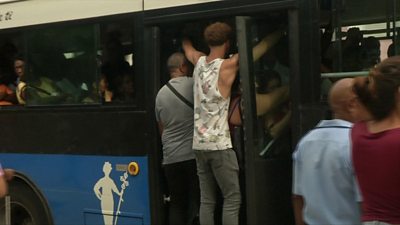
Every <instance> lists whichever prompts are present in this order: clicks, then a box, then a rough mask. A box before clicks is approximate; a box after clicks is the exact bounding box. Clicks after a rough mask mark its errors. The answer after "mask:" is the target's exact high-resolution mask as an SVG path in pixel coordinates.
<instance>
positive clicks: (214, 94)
mask: <svg viewBox="0 0 400 225" xmlns="http://www.w3.org/2000/svg"><path fill="white" fill-rule="evenodd" d="M223 61H224V60H223V59H219V58H218V59H214V60H213V61H211V62H208V63H207V62H206V57H205V56H202V57H200V59H199V60H198V62H197V64H196V66H195V68H194V71H193V78H194V86H193V91H194V133H193V149H195V150H225V149H229V148H232V142H231V136H230V133H229V126H228V109H229V102H230V101H229V100H230V99H229V98H224V97H223V96H222V95H221V93H220V92H219V90H218V78H219V70H220V68H221V65H222V62H223Z"/></svg>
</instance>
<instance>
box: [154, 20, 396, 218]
mask: <svg viewBox="0 0 400 225" xmlns="http://www.w3.org/2000/svg"><path fill="white" fill-rule="evenodd" d="M230 32H231V28H230V26H229V25H227V24H226V23H220V22H217V23H213V24H211V25H209V26H208V27H207V28H206V29H205V31H204V39H205V41H206V43H207V44H208V47H209V49H210V51H209V53H208V54H205V53H203V52H200V51H198V50H196V49H195V48H194V47H193V45H192V43H191V41H190V40H189V39H184V40H183V43H182V46H183V50H184V53H185V56H186V58H187V60H188V61H189V62H191V63H192V65H194V70H193V78H189V77H187V76H190V74H191V73H190V72H188V70H186V68H187V61H186V59H184V57H183V55H182V54H181V53H174V54H173V55H172V56H171V57H170V59H171V58H174V57H177V56H179V59H180V60H179V61H178V63H177V64H175V66H174V67H170V63H168V66H169V68H173V69H174V70H170V74H171V80H170V82H169V83H171V84H175V85H173V86H175V87H176V88H177V89H178V91H176V90H175V91H173V90H171V89H168V88H167V86H168V85H166V86H164V87H163V88H162V89H161V90H160V92H159V94H158V95H157V100H156V118H157V121H158V123H159V127H160V132H161V134H162V143H163V154H164V167H165V172H166V175H167V182H168V186H169V188H170V194H171V196H170V197H171V199H170V200H171V208H170V210H171V211H170V224H195V223H194V221H195V220H194V218H195V217H194V216H195V215H196V212H197V213H198V216H199V223H200V224H207V225H208V224H215V210H216V205H217V203H218V199H217V193H218V189H219V190H220V191H221V195H222V199H223V203H222V205H223V206H222V224H229V225H233V224H239V210H240V206H241V201H242V195H241V191H242V190H241V185H240V179H239V174H240V172H239V168H240V167H239V164H238V160H239V159H238V155H237V154H236V153H235V151H234V150H233V147H234V146H233V145H232V142H233V140H232V138H233V134H232V127H234V126H236V125H239V126H240V125H241V115H240V107H239V105H240V104H238V103H237V102H238V101H240V100H238V98H237V96H238V93H236V92H234V90H233V87H232V85H233V84H234V81H235V78H236V75H237V71H238V58H239V55H238V54H234V55H231V56H230V57H226V53H227V51H228V49H229V47H230V45H229V34H230ZM278 33H279V31H278ZM354 33H355V34H354V35H353V36H357V35H356V34H357V32H356V30H354ZM274 35H277V34H276V32H275V34H274ZM274 35H271V34H270V35H268V36H267V37H266V38H264V39H262V40H261V42H260V43H258V44H257V45H256V46H255V47H254V49H253V58H254V60H255V61H256V60H258V59H260V58H261V57H262V56H263V55H264V53H265V52H267V51H268V50H270V49H271V46H273V45H274V43H275V42H276V40H277V37H278V36H279V35H277V36H275V37H273V36H274ZM278 39H279V38H278ZM348 39H352V34H351V32H350V34H349V37H348ZM349 45H350V44H349ZM363 45H364V46H371V48H375V47H376V46H377V45H376V41H375V39H372V38H367V39H366V40H365V41H364V44H363ZM373 53H376V52H373ZM365 56H366V58H368V59H371V57H372V56H373V57H375V56H376V54H372V53H371V54H369V55H368V54H367V53H366V55H365ZM357 57H358V56H357ZM169 62H170V60H169ZM365 62H366V64H365V63H364V64H363V63H360V64H359V65H358V66H362V67H366V68H367V67H368V68H371V67H372V69H371V70H370V73H369V76H368V77H359V78H344V79H340V80H338V81H336V82H334V83H333V85H332V87H331V88H330V90H329V95H328V103H329V106H330V109H331V111H332V117H333V119H331V120H322V121H321V122H320V123H319V124H318V125H317V126H316V127H315V128H314V129H312V130H311V131H309V132H308V133H307V134H306V135H305V136H304V137H303V138H302V139H301V140H300V141H299V143H298V145H297V147H296V149H295V151H294V153H293V173H294V174H293V209H294V214H295V221H296V224H297V225H305V224H308V225H313V224H315V225H321V224H342V225H350V224H364V225H372V224H377V225H378V224H379V225H388V224H390V225H397V224H400V195H399V193H400V192H399V191H398V189H399V187H400V177H399V176H400V175H399V174H400V173H399V172H400V171H399V166H398V165H400V164H399V159H400V151H399V147H398V146H400V145H399V143H400V142H399V143H398V139H399V138H398V136H399V135H400V133H399V132H398V130H399V128H400V122H399V121H400V116H399V115H400V112H399V109H400V103H399V99H400V94H399V93H400V92H399V87H400V56H393V57H389V58H387V59H385V60H383V61H382V62H380V60H372V61H371V60H366V61H365ZM367 64H368V65H367ZM349 65H350V64H349ZM271 68H272V67H268V68H265V69H266V70H265V71H264V73H267V75H265V74H264V75H263V74H259V75H258V76H257V79H260V80H258V81H257V83H256V89H257V93H256V98H257V114H258V116H260V115H264V116H265V117H266V118H265V120H264V123H265V127H267V128H270V129H268V131H269V132H270V134H271V135H279V132H281V131H280V130H279V127H280V125H279V123H282V124H283V125H282V127H285V126H287V125H284V124H287V123H288V121H289V120H290V105H287V107H283V108H282V105H285V104H288V95H289V90H288V87H287V86H285V85H282V83H287V82H288V81H287V79H288V78H287V77H282V76H280V74H279V73H277V72H276V71H274V70H272V69H271ZM177 71H180V72H179V73H177ZM174 74H180V75H179V76H175V75H174ZM283 74H285V73H283ZM262 79H267V81H262ZM183 81H185V82H183ZM260 83H264V84H267V85H265V86H263V85H262V86H260ZM176 92H178V93H176ZM179 93H180V94H179ZM179 95H183V96H185V97H184V98H185V99H186V101H185V100H183V99H182V96H179ZM239 95H240V93H239ZM231 97H232V101H230V98H231ZM185 102H190V104H186V103H185ZM275 105H279V106H280V107H278V108H277V107H274V106H275ZM237 109H238V110H237ZM183 112H185V116H182V115H183V114H182V113H183ZM267 115H268V116H267ZM177 118H180V119H182V118H185V121H182V120H179V119H177ZM276 118H279V119H278V120H276ZM229 123H231V124H229ZM183 124H184V125H185V127H186V128H187V129H189V130H191V131H190V132H185V134H183V133H179V132H178V131H180V130H182V129H181V128H179V127H180V126H182V125H183ZM232 124H233V125H234V126H232ZM230 125H231V126H230ZM274 126H276V129H275V130H274V129H271V128H273V127H274ZM166 131H168V133H167V134H166ZM188 134H189V136H188ZM183 141H185V143H186V144H185V145H181V144H179V146H182V149H181V148H177V147H175V148H171V146H174V145H177V144H178V143H181V142H183ZM190 143H192V144H190ZM183 146H185V147H183ZM173 150H176V151H175V152H174V151H173ZM178 150H182V151H180V152H179V151H178ZM189 152H190V154H189ZM180 154H187V157H181V156H180ZM175 157H176V159H177V162H176V161H174V160H171V159H173V158H175ZM178 159H179V160H178ZM168 161H170V162H168ZM187 162H191V163H192V164H191V168H190V169H186V170H187V171H191V175H190V180H192V181H193V180H195V179H198V181H199V184H198V185H199V190H200V203H199V204H200V207H199V208H196V207H188V206H189V205H198V201H199V199H198V198H196V199H194V198H187V199H186V200H189V202H184V201H182V199H180V197H179V196H178V194H177V193H179V191H181V190H180V188H181V186H182V185H178V186H179V187H176V186H175V187H174V183H175V184H180V183H181V182H182V181H184V180H185V179H188V177H184V175H183V174H180V176H177V175H176V174H179V173H182V171H183V170H185V169H184V168H183V167H179V165H183V164H185V163H187ZM194 163H195V164H196V165H197V168H195V166H194V165H193V164H194ZM172 166H173V167H174V168H175V169H174V170H173V173H172V172H171V169H170V168H171V167H172ZM178 168H180V170H179V169H178ZM196 170H197V176H195V175H194V173H195V171H196ZM179 171H180V172H179ZM173 174H175V176H174V175H173ZM179 179H180V180H179ZM190 183H191V182H190ZM196 190H198V189H197V188H196ZM196 193H197V192H196ZM194 202H195V204H193V203H194ZM172 206H173V207H172ZM188 209H190V210H188ZM193 210H195V211H193ZM196 210H198V211H196ZM178 218H180V219H178ZM176 221H180V222H176Z"/></svg>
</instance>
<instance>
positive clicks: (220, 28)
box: [204, 22, 232, 46]
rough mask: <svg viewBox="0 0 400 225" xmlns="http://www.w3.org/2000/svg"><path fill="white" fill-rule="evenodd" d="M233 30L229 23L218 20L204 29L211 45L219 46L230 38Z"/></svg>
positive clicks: (207, 41) (207, 40) (205, 37)
mask: <svg viewBox="0 0 400 225" xmlns="http://www.w3.org/2000/svg"><path fill="white" fill-rule="evenodd" d="M231 32H232V28H231V27H230V26H229V25H228V24H226V23H222V22H216V23H213V24H210V25H209V26H208V27H207V28H206V29H205V30H204V39H205V41H206V43H207V44H208V45H209V46H219V45H222V44H223V43H225V42H226V41H228V40H229V39H230V35H231Z"/></svg>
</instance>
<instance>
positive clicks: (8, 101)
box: [0, 41, 17, 106]
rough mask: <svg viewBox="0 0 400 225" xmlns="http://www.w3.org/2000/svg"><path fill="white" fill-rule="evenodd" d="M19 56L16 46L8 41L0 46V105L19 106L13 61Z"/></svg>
mask: <svg viewBox="0 0 400 225" xmlns="http://www.w3.org/2000/svg"><path fill="white" fill-rule="evenodd" d="M16 54H17V48H16V46H15V45H14V44H13V43H11V42H9V41H6V42H5V43H4V44H2V45H1V46H0V105H2V106H5V105H13V104H17V98H16V95H15V86H14V85H13V83H14V82H13V81H14V80H15V79H16V75H15V72H14V62H13V59H14V57H15V55H16Z"/></svg>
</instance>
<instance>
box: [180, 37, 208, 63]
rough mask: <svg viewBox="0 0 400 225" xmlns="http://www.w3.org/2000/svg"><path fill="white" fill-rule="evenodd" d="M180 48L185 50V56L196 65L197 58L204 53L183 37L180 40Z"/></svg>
mask: <svg viewBox="0 0 400 225" xmlns="http://www.w3.org/2000/svg"><path fill="white" fill-rule="evenodd" d="M182 48H183V51H185V56H186V58H187V59H188V60H189V61H190V62H191V63H192V64H193V65H196V63H197V61H198V60H199V58H200V57H201V56H203V55H205V54H204V53H202V52H199V51H197V50H196V49H195V48H194V47H193V45H192V42H191V41H190V40H189V39H187V38H185V39H183V40H182Z"/></svg>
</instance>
